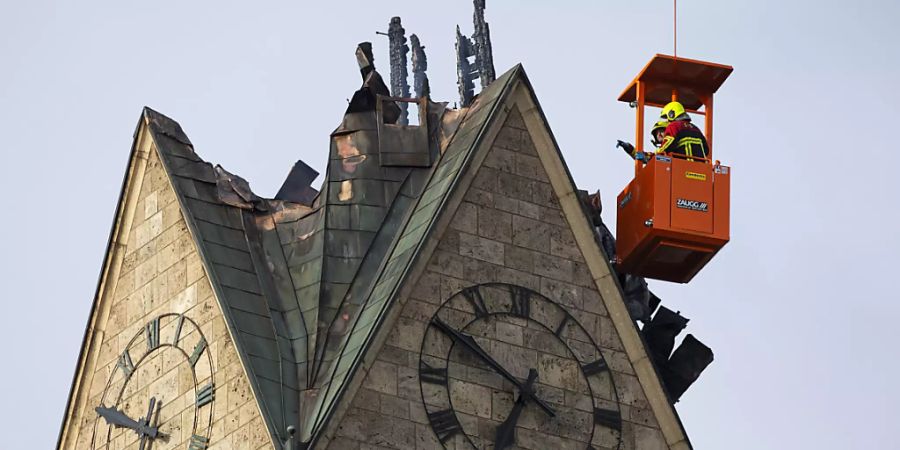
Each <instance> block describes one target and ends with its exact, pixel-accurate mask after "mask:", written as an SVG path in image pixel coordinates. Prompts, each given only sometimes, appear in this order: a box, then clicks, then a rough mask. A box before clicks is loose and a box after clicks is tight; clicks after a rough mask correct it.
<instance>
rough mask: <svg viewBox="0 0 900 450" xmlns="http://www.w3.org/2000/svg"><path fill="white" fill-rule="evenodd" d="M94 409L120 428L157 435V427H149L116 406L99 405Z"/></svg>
mask: <svg viewBox="0 0 900 450" xmlns="http://www.w3.org/2000/svg"><path fill="white" fill-rule="evenodd" d="M94 411H97V414H99V415H100V416H101V417H103V418H104V419H106V423H108V424H110V425H113V426H115V427H118V428H131V429H132V430H134V431H135V432H136V433H137V434H140V435H145V434H146V435H148V436H156V433H157V428H156V427H149V426H147V425H144V424H142V423H140V422H138V421H137V420H134V419H132V418H131V417H128V416H127V415H125V413H123V412H122V411H119V410H118V409H116V408H107V407H105V406H98V407H96V408H94Z"/></svg>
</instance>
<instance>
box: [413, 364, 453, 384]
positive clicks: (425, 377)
mask: <svg viewBox="0 0 900 450" xmlns="http://www.w3.org/2000/svg"><path fill="white" fill-rule="evenodd" d="M419 379H421V380H422V382H424V383H431V384H439V385H441V386H446V385H447V381H448V380H447V368H445V367H431V366H430V365H428V363H427V362H425V361H421V362H420V364H419Z"/></svg>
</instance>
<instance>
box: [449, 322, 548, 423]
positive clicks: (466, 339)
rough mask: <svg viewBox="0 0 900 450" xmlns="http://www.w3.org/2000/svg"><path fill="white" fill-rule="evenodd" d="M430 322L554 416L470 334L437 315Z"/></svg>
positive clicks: (524, 395)
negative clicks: (457, 328) (448, 323)
mask: <svg viewBox="0 0 900 450" xmlns="http://www.w3.org/2000/svg"><path fill="white" fill-rule="evenodd" d="M432 323H434V325H435V326H437V327H438V328H439V329H440V330H441V331H443V332H444V333H447V335H448V336H450V338H452V339H453V340H454V341H456V342H459V343H460V344H462V345H464V346H466V347H467V348H468V349H469V350H471V351H472V353H475V354H476V355H478V357H479V358H481V359H482V360H484V362H486V363H487V364H488V365H489V366H491V367H493V368H494V370H496V371H497V372H498V373H499V374H500V375H503V377H504V378H506V379H507V380H509V381H510V382H511V383H512V384H514V385H516V387H517V388H518V389H519V392H520V393H521V394H522V396H523V397H527V398H529V399H531V400H534V402H535V403H537V404H538V406H540V407H541V409H543V410H544V412H546V413H547V415H549V416H550V417H555V416H556V412H555V411H553V408H551V407H550V405H548V404H547V403H545V402H544V401H543V400H541V399H539V398H537V396H535V395H534V394H533V393H532V392H531V389H526V387H525V385H524V384H523V383H522V382H521V381H519V379H518V378H516V377H514V376H513V374H511V373H509V371H508V370H506V368H504V367H503V366H501V365H500V363H498V362H497V361H496V360H495V359H494V358H492V357H491V355H489V354H488V353H487V352H486V351H484V349H483V348H481V346H480V345H478V343H477V342H475V339H473V338H472V336H469V335H468V334H465V333H463V332H461V331H459V330H456V329H455V328H453V327H451V326H450V325H447V324H446V323H444V321H442V320H441V319H439V318H437V317H435V318H434V319H432Z"/></svg>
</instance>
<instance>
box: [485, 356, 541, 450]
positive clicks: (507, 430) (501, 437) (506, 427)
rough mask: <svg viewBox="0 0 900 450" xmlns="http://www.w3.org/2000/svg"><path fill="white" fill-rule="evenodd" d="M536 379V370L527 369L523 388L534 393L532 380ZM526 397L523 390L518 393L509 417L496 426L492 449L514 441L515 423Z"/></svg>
mask: <svg viewBox="0 0 900 450" xmlns="http://www.w3.org/2000/svg"><path fill="white" fill-rule="evenodd" d="M536 379H537V370H534V369H531V370H529V371H528V380H526V381H525V387H524V388H525V389H526V390H527V391H528V392H529V393H530V394H532V395H533V394H534V392H533V390H534V380H536ZM527 398H528V397H526V395H525V394H524V392H522V393H520V394H519V398H518V399H517V400H516V404H515V405H514V406H513V409H512V411H510V413H509V417H507V418H506V420H505V421H503V423H502V424H500V426H499V427H498V428H497V435H496V438H495V439H494V450H503V449H504V448H506V447H509V446H510V445H512V444H513V443H514V442H515V432H516V423H518V422H519V415H521V414H522V409H523V408H525V403H526V402H527Z"/></svg>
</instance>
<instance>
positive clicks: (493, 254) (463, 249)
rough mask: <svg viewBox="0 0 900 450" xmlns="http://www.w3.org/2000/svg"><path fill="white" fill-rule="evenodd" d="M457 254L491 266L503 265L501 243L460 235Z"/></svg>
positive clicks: (479, 237) (469, 235)
mask: <svg viewBox="0 0 900 450" xmlns="http://www.w3.org/2000/svg"><path fill="white" fill-rule="evenodd" d="M459 254H460V255H461V256H469V257H472V258H475V259H480V260H482V261H487V262H490V263H493V264H503V243H502V242H497V241H494V240H491V239H487V238H483V237H481V236H473V235H471V234H465V233H462V234H461V235H460V236H459Z"/></svg>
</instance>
